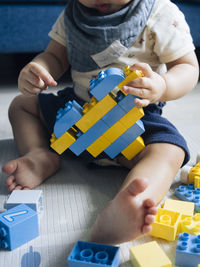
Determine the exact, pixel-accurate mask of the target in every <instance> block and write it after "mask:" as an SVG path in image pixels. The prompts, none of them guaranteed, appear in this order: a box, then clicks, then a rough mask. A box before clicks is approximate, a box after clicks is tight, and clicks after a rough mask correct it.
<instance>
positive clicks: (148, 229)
mask: <svg viewBox="0 0 200 267" xmlns="http://www.w3.org/2000/svg"><path fill="white" fill-rule="evenodd" d="M151 230H152V226H151V225H149V224H145V225H144V226H143V227H142V233H143V234H148V233H150V232H151Z"/></svg>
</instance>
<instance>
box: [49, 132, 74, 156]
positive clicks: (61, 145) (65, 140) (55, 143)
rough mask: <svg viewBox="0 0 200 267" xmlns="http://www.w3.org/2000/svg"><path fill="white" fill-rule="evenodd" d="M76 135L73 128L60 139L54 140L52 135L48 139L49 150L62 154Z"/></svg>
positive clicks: (54, 137)
mask: <svg viewBox="0 0 200 267" xmlns="http://www.w3.org/2000/svg"><path fill="white" fill-rule="evenodd" d="M76 134H77V131H76V130H75V129H73V128H72V129H69V130H68V131H67V132H65V133H64V134H63V135H62V136H61V137H60V138H56V136H55V134H54V133H53V134H52V136H51V139H50V142H51V148H53V149H54V150H55V151H56V152H57V153H58V154H62V153H63V152H64V151H65V150H66V149H67V148H69V147H70V146H71V145H72V144H73V143H74V142H75V141H76Z"/></svg>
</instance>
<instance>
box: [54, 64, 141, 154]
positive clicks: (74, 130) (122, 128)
mask: <svg viewBox="0 0 200 267" xmlns="http://www.w3.org/2000/svg"><path fill="white" fill-rule="evenodd" d="M141 76H142V73H141V72H140V71H130V69H129V67H128V66H127V67H126V68H125V70H124V72H123V71H122V70H120V69H118V68H110V69H107V70H106V71H105V72H104V71H101V72H100V73H99V74H98V77H97V78H96V79H92V80H91V81H90V90H89V92H90V94H91V95H92V97H91V101H90V102H89V103H85V104H84V105H83V107H82V106H80V105H79V104H78V103H77V102H76V101H75V100H73V101H72V102H71V101H68V102H67V103H66V105H65V108H63V109H62V108H61V109H60V110H59V111H58V113H57V118H56V122H55V125H54V133H53V134H52V138H51V147H52V148H53V149H54V150H55V151H56V152H57V153H59V154H61V153H63V152H64V151H65V150H66V149H67V148H69V149H70V150H71V151H72V152H73V153H75V154H76V155H77V156H78V155H80V154H81V153H82V152H83V151H84V150H87V151H88V152H89V153H90V154H91V155H92V156H93V157H97V156H98V155H99V154H100V153H102V152H103V151H104V152H105V153H106V154H107V155H108V156H109V157H110V158H111V159H113V158H114V157H116V156H117V155H118V154H119V153H122V154H123V155H124V156H125V157H126V158H127V159H131V158H133V157H134V156H135V155H136V154H137V153H138V152H140V151H141V150H142V149H143V148H144V142H143V140H142V138H141V137H140V135H141V134H142V133H143V132H144V126H143V123H142V121H141V120H140V118H141V117H143V115H144V112H143V109H142V108H138V107H136V105H135V103H134V99H135V96H133V95H126V94H125V93H124V92H123V91H122V87H123V86H124V85H125V84H127V83H128V82H130V81H131V80H133V79H136V78H139V77H141ZM114 89H115V90H114Z"/></svg>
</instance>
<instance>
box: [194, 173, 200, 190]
mask: <svg viewBox="0 0 200 267" xmlns="http://www.w3.org/2000/svg"><path fill="white" fill-rule="evenodd" d="M194 188H200V176H194Z"/></svg>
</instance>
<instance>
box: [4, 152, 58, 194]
mask: <svg viewBox="0 0 200 267" xmlns="http://www.w3.org/2000/svg"><path fill="white" fill-rule="evenodd" d="M59 166H60V159H59V156H58V155H57V154H55V153H53V152H51V151H49V150H46V149H37V150H34V151H31V152H29V153H27V154H26V155H24V156H23V157H20V158H17V159H15V160H11V161H9V162H7V163H6V164H5V165H4V167H3V168H2V170H3V172H5V173H7V174H8V175H10V176H9V177H8V178H7V179H6V184H7V186H8V190H9V191H12V190H21V189H33V188H35V187H36V186H38V185H40V184H41V183H42V182H43V181H44V180H45V179H46V178H48V177H49V176H51V175H52V174H54V173H55V172H56V171H57V169H58V168H59Z"/></svg>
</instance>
